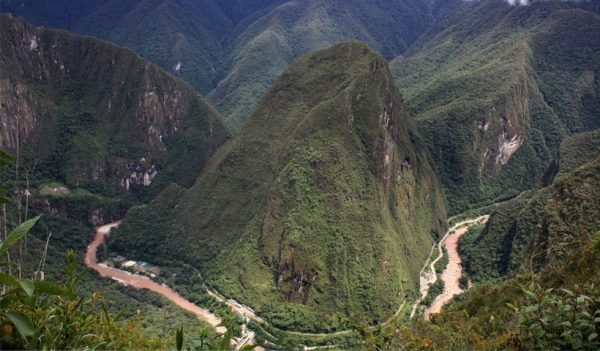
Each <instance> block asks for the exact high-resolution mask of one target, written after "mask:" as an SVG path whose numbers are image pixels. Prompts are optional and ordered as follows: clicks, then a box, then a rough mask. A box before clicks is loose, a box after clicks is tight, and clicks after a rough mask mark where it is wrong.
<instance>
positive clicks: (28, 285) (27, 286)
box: [17, 279, 35, 297]
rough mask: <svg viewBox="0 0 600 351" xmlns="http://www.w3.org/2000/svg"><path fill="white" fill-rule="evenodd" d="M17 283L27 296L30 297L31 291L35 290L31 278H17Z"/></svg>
mask: <svg viewBox="0 0 600 351" xmlns="http://www.w3.org/2000/svg"><path fill="white" fill-rule="evenodd" d="M17 283H18V284H19V286H20V287H21V289H22V290H23V291H24V292H25V294H27V296H29V297H31V296H32V295H33V291H34V290H35V287H34V285H33V282H32V281H31V280H27V279H18V280H17Z"/></svg>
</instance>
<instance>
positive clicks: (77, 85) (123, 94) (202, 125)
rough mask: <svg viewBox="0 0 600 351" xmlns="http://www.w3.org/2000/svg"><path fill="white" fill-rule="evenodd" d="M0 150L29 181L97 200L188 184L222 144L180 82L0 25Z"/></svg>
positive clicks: (105, 47) (135, 61) (101, 50)
mask: <svg viewBox="0 0 600 351" xmlns="http://www.w3.org/2000/svg"><path fill="white" fill-rule="evenodd" d="M0 34H1V36H2V41H1V43H0V66H1V67H2V70H1V71H0V86H1V92H2V93H1V94H2V108H1V109H0V120H1V121H2V128H1V129H0V148H2V149H4V150H13V151H14V150H16V149H17V147H20V148H21V150H20V151H21V157H22V158H23V160H24V161H23V164H28V165H29V168H30V170H31V171H32V172H33V169H34V168H35V172H34V173H35V174H36V178H37V179H45V180H47V181H60V182H63V183H64V184H65V185H67V186H68V187H74V188H76V187H79V188H85V189H87V190H89V191H92V192H96V193H99V194H104V195H109V196H110V195H113V194H117V193H122V192H125V191H126V190H127V191H134V190H140V189H143V188H147V187H149V186H150V185H152V184H155V183H156V184H159V185H156V187H158V188H159V189H160V188H161V187H162V185H160V184H165V183H166V182H172V181H175V182H177V183H179V184H181V185H182V186H189V185H191V184H193V182H194V180H195V178H196V176H198V174H199V173H200V171H201V170H202V169H203V168H204V165H205V164H206V162H207V161H208V159H209V157H210V156H211V155H212V154H213V153H214V152H215V151H216V150H217V148H218V147H219V146H220V145H222V144H223V143H224V142H225V141H226V140H227V138H228V132H227V130H226V129H225V128H224V126H223V125H222V123H221V121H220V118H219V115H218V113H216V112H215V111H214V110H213V109H212V108H211V107H210V106H209V105H208V104H207V103H206V102H205V101H204V100H203V99H202V97H200V96H199V95H198V94H197V93H195V92H194V91H193V90H192V89H191V88H190V87H189V86H187V85H186V84H185V83H183V82H181V81H179V80H177V79H175V78H174V77H172V76H170V75H168V74H167V73H165V72H163V71H162V70H160V69H159V68H157V67H156V66H154V65H152V64H150V63H148V62H146V61H144V60H142V59H140V58H139V57H138V56H137V55H136V54H134V53H133V52H131V51H129V50H127V49H123V48H119V47H116V46H114V45H112V44H108V43H105V42H101V41H99V40H96V39H92V38H83V37H77V36H73V35H71V34H69V33H66V32H63V31H56V30H46V29H41V28H35V27H33V26H31V25H30V24H28V23H27V22H26V21H25V20H23V19H14V18H11V17H9V16H6V15H2V17H1V21H0Z"/></svg>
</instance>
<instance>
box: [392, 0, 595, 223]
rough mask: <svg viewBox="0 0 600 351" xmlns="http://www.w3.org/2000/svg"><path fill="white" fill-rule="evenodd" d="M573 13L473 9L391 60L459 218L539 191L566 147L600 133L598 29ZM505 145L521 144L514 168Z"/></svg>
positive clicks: (544, 8)
mask: <svg viewBox="0 0 600 351" xmlns="http://www.w3.org/2000/svg"><path fill="white" fill-rule="evenodd" d="M572 7H573V6H572V5H571V4H567V3H558V4H556V3H551V2H550V3H549V2H536V3H533V4H531V6H510V5H508V4H507V3H506V2H502V1H478V2H471V3H467V4H465V5H464V6H462V7H460V8H458V9H457V11H455V12H453V13H451V14H450V15H448V16H447V17H446V18H445V20H444V21H443V22H442V23H440V24H439V25H438V26H435V27H434V28H433V29H432V30H431V31H429V32H428V33H427V34H426V35H424V36H423V37H422V38H421V39H420V40H419V42H418V43H417V44H416V45H415V46H414V49H413V50H411V51H410V54H409V55H408V56H407V57H399V58H397V59H395V60H394V61H392V63H391V66H392V71H393V72H394V76H395V77H396V82H397V84H398V86H399V87H400V88H401V90H402V92H403V94H404V96H405V99H406V102H407V107H408V110H409V112H410V113H411V114H412V115H414V116H415V118H416V119H417V122H418V127H419V130H420V132H421V134H422V135H423V137H424V139H425V141H426V142H427V144H428V147H429V150H430V152H431V154H432V157H433V159H434V160H435V163H436V165H437V167H438V169H439V171H440V173H441V179H442V182H443V183H444V187H445V190H446V195H447V196H448V202H449V205H450V211H451V213H461V212H464V211H466V210H469V209H472V208H478V207H481V206H484V205H488V204H490V203H492V202H497V201H498V200H499V199H502V198H509V197H512V196H515V195H517V194H519V193H520V192H522V191H524V190H526V189H531V188H534V187H535V186H537V182H538V179H539V178H540V176H541V175H543V174H544V172H545V171H546V166H547V165H548V164H549V163H550V162H551V161H552V160H553V159H554V158H555V157H556V156H557V155H558V152H559V144H560V142H561V140H562V139H564V138H565V137H566V136H567V135H568V134H569V133H578V132H584V131H590V130H593V129H595V128H598V118H597V111H598V106H599V100H598V96H600V94H599V91H598V89H599V87H598V85H597V84H596V83H594V79H593V78H591V77H593V76H594V73H593V72H596V71H597V70H598V62H600V60H599V59H598V58H599V57H600V47H599V45H598V41H597V40H593V39H592V38H594V37H598V35H600V21H599V20H598V17H597V16H595V15H594V14H592V13H589V12H585V11H581V10H578V9H573V8H572ZM575 24H577V25H575ZM592 33H594V34H592ZM574 52H576V53H577V54H576V55H574V56H573V57H571V53H574ZM594 111H595V112H594ZM503 138H508V139H510V138H520V139H523V144H522V145H520V146H519V148H518V150H516V152H515V153H514V154H512V155H511V156H510V158H509V159H508V160H507V161H508V163H507V164H503V162H501V160H502V156H500V155H499V154H500V151H499V150H500V149H501V143H502V142H504V141H506V140H505V139H503ZM514 140H516V139H514Z"/></svg>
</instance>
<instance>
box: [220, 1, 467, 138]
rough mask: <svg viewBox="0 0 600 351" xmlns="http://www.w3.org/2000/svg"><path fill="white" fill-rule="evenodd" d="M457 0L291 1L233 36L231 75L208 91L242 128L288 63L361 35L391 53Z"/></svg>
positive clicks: (397, 51)
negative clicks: (446, 0) (447, 0)
mask: <svg viewBox="0 0 600 351" xmlns="http://www.w3.org/2000/svg"><path fill="white" fill-rule="evenodd" d="M456 3H457V2H456V1H449V2H444V1H436V0H428V1H412V0H393V1H364V0H350V1H348V0H345V1H342V0H335V1H325V0H309V1H302V2H300V1H286V2H284V3H282V4H280V5H278V6H276V7H274V8H273V9H271V10H270V11H268V12H267V13H265V14H264V15H262V16H260V17H259V18H257V19H256V20H255V21H253V22H252V23H251V24H249V25H248V26H247V28H245V29H244V30H243V31H241V32H240V33H238V34H237V35H235V37H232V38H231V42H232V44H231V46H230V48H229V53H228V55H227V61H226V65H225V72H226V74H225V76H224V77H223V79H222V80H221V81H220V82H219V83H218V85H217V86H216V88H215V89H214V90H213V91H212V92H211V93H210V94H209V95H208V98H209V99H210V101H211V102H212V103H213V104H214V105H215V106H217V107H218V108H219V110H220V111H221V112H222V113H223V114H224V115H225V118H226V121H227V124H228V125H229V126H231V127H232V128H233V129H239V128H240V127H241V126H242V124H243V123H244V122H245V121H246V119H247V118H248V117H249V116H250V115H251V114H252V112H253V111H254V109H255V108H256V106H257V104H258V102H259V100H260V99H261V98H262V97H263V96H264V95H265V93H266V92H267V91H268V89H269V87H270V86H271V84H272V82H273V81H274V80H275V78H276V77H277V76H279V75H280V74H281V73H282V72H283V71H284V69H285V67H286V66H287V65H288V64H290V63H292V62H294V61H295V60H296V59H297V58H298V57H300V56H302V55H304V54H306V53H309V52H312V51H315V50H318V49H323V48H327V47H329V46H331V45H333V44H335V43H338V42H340V41H344V40H350V39H355V40H360V41H364V42H366V43H368V44H369V46H371V47H372V48H373V49H375V50H377V51H379V52H380V53H381V54H382V55H383V56H384V57H386V58H391V57H394V56H396V55H398V54H401V53H403V52H405V51H406V49H407V48H408V47H409V46H410V45H411V44H412V43H413V42H414V41H415V40H416V39H417V38H418V37H419V35H421V34H422V33H424V32H425V31H426V30H427V29H428V28H429V27H430V25H431V24H432V22H433V21H434V19H435V18H436V16H438V15H440V14H442V13H445V11H446V10H447V9H448V8H452V7H453V6H454V4H456Z"/></svg>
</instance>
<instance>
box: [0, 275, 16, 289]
mask: <svg viewBox="0 0 600 351" xmlns="http://www.w3.org/2000/svg"><path fill="white" fill-rule="evenodd" d="M0 284H3V285H12V286H15V287H18V286H19V283H18V282H17V280H16V279H15V278H13V276H12V275H8V274H6V273H2V272H0Z"/></svg>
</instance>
